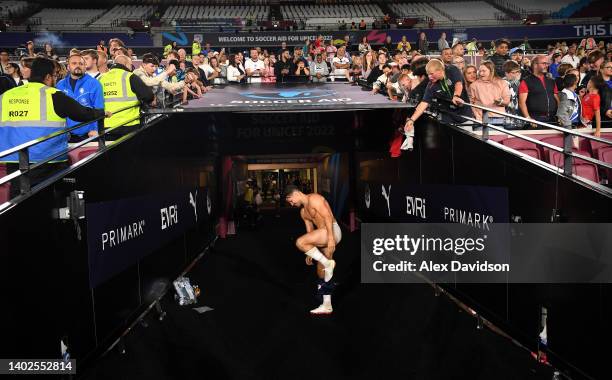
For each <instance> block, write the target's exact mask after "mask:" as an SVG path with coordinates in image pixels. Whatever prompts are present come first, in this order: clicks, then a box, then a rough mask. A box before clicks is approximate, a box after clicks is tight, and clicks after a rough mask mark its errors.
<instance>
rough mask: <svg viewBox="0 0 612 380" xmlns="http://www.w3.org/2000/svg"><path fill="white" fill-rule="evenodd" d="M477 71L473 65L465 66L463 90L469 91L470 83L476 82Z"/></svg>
mask: <svg viewBox="0 0 612 380" xmlns="http://www.w3.org/2000/svg"><path fill="white" fill-rule="evenodd" d="M477 73H478V69H477V68H476V66H474V65H466V66H465V69H463V79H464V80H465V90H466V91H468V94H469V90H470V86H471V85H472V83H474V82H476V80H477V79H478V74H477Z"/></svg>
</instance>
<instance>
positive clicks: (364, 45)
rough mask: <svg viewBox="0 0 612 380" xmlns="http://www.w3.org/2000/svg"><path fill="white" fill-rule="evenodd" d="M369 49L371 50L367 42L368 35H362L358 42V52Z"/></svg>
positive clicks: (364, 51) (364, 52)
mask: <svg viewBox="0 0 612 380" xmlns="http://www.w3.org/2000/svg"><path fill="white" fill-rule="evenodd" d="M370 50H372V47H371V46H370V44H369V43H368V37H367V36H363V38H362V39H361V43H360V44H359V54H362V55H363V54H366V53H367V52H368V51H370Z"/></svg>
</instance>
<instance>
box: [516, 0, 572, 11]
mask: <svg viewBox="0 0 612 380" xmlns="http://www.w3.org/2000/svg"><path fill="white" fill-rule="evenodd" d="M576 1H577V0H539V1H533V0H515V1H513V4H514V5H516V7H518V9H519V10H520V13H527V14H529V13H541V14H551V13H553V12H558V11H559V10H561V9H562V8H564V7H566V6H568V5H570V4H572V3H575V2H576Z"/></svg>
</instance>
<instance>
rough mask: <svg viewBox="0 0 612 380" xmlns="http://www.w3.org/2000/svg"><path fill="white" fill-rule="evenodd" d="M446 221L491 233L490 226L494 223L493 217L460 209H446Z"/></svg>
mask: <svg viewBox="0 0 612 380" xmlns="http://www.w3.org/2000/svg"><path fill="white" fill-rule="evenodd" d="M444 220H445V221H447V222H451V223H459V224H465V225H468V226H472V227H474V228H478V229H481V230H487V231H490V227H489V224H491V223H493V216H492V215H486V214H481V213H478V212H471V211H466V210H461V209H458V208H451V207H444Z"/></svg>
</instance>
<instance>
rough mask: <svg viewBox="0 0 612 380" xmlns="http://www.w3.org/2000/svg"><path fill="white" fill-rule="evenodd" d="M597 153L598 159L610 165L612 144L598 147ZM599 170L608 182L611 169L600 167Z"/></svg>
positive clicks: (611, 178)
mask: <svg viewBox="0 0 612 380" xmlns="http://www.w3.org/2000/svg"><path fill="white" fill-rule="evenodd" d="M597 153H598V154H597V159H599V161H603V162H605V163H607V164H611V165H612V146H606V147H602V148H599V150H598V152H597ZM601 171H602V173H603V175H604V177H605V178H606V179H607V180H608V184H610V181H612V169H608V168H601Z"/></svg>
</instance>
